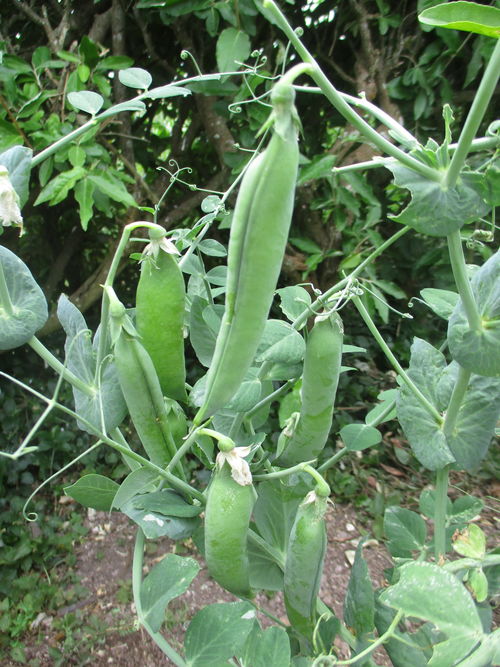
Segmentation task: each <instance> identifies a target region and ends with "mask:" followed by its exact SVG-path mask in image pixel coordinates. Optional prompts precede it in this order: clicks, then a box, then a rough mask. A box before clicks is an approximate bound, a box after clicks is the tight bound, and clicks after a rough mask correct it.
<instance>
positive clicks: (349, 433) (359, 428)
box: [340, 424, 382, 452]
mask: <svg viewBox="0 0 500 667" xmlns="http://www.w3.org/2000/svg"><path fill="white" fill-rule="evenodd" d="M340 437H341V438H342V441H343V443H344V445H345V446H346V447H347V449H348V450H349V451H350V452H361V451H362V450H363V449H368V447H375V445H378V444H379V442H381V441H382V434H381V433H380V431H379V430H378V429H376V428H374V427H373V426H369V425H367V424H347V425H346V426H344V427H343V428H342V429H341V431H340Z"/></svg>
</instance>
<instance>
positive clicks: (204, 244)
mask: <svg viewBox="0 0 500 667" xmlns="http://www.w3.org/2000/svg"><path fill="white" fill-rule="evenodd" d="M197 249H198V250H199V251H200V252H202V253H204V254H205V255H209V256H210V257H225V256H226V255H227V250H226V248H225V247H224V246H223V245H222V243H219V242H218V241H216V240H215V239H203V240H202V241H200V242H199V243H198V245H197Z"/></svg>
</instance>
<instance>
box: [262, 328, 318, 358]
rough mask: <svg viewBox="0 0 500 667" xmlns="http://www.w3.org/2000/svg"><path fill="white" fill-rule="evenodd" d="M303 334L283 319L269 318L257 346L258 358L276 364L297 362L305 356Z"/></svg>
mask: <svg viewBox="0 0 500 667" xmlns="http://www.w3.org/2000/svg"><path fill="white" fill-rule="evenodd" d="M305 348H306V344H305V341H304V339H303V338H302V336H301V335H300V334H299V332H298V331H296V330H295V329H294V328H293V327H292V326H290V324H288V323H287V322H283V320H268V321H267V322H266V326H265V329H264V333H263V334H262V338H261V341H260V343H259V347H258V348H257V354H256V357H255V358H256V360H257V361H258V362H263V361H268V362H271V363H274V364H279V363H282V364H296V363H298V362H300V361H301V360H302V359H303V358H304V352H305Z"/></svg>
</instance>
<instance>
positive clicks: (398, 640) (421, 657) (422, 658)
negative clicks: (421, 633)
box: [375, 597, 430, 667]
mask: <svg viewBox="0 0 500 667" xmlns="http://www.w3.org/2000/svg"><path fill="white" fill-rule="evenodd" d="M395 615H396V612H395V611H393V610H392V609H389V607H386V606H385V605H383V604H381V603H380V601H379V599H378V597H377V599H376V604H375V625H376V627H377V631H378V633H379V636H380V635H382V634H384V632H386V631H387V629H388V628H389V626H390V624H391V623H392V621H393V619H394V616H395ZM429 648H430V647H429ZM384 649H385V650H386V651H387V653H388V654H389V657H390V659H391V664H392V665H393V667H426V666H427V657H426V654H425V653H424V651H423V650H422V649H421V648H420V646H418V644H417V643H416V642H415V639H414V637H413V636H412V635H410V634H409V633H407V632H401V631H400V630H399V629H398V628H396V629H395V630H394V635H393V636H392V637H391V638H390V639H389V640H388V641H386V642H384ZM429 653H430V651H429Z"/></svg>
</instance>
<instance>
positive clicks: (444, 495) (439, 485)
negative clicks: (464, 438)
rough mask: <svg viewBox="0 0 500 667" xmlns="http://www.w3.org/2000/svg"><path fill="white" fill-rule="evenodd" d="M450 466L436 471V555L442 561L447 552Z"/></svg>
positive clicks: (437, 559)
mask: <svg viewBox="0 0 500 667" xmlns="http://www.w3.org/2000/svg"><path fill="white" fill-rule="evenodd" d="M448 476H449V467H448V466H445V467H444V468H441V470H437V471H436V499H435V505H434V555H435V557H436V561H438V562H439V561H440V560H441V558H443V557H444V555H445V553H446V504H447V501H448Z"/></svg>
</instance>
